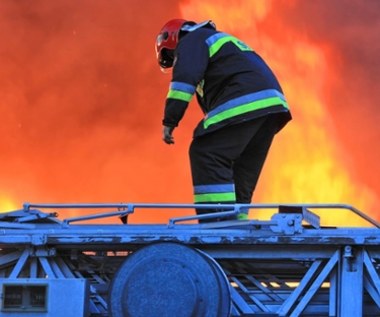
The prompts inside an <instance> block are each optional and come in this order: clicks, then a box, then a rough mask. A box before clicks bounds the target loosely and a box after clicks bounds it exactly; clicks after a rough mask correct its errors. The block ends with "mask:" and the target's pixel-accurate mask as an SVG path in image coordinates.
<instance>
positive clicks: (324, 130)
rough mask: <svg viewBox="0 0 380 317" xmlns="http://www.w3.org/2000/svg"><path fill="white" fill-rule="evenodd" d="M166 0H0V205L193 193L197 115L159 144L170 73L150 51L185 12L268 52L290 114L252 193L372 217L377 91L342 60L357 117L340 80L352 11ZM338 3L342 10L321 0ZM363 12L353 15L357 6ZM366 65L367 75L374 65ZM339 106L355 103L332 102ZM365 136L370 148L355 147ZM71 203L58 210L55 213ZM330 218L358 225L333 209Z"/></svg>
mask: <svg viewBox="0 0 380 317" xmlns="http://www.w3.org/2000/svg"><path fill="white" fill-rule="evenodd" d="M171 3H172V5H167V6H163V5H162V4H161V3H160V2H159V1H155V0H148V1H146V2H144V10H141V6H140V3H138V2H131V1H117V2H112V4H111V3H110V2H105V1H101V0H91V1H86V0H84V1H80V2H67V1H64V0H56V1H39V2H37V3H34V4H33V6H31V5H29V3H27V2H18V1H11V0H4V1H1V4H0V6H1V10H0V21H1V27H0V35H1V37H2V39H3V42H4V43H7V45H3V46H2V47H1V48H0V74H1V76H0V86H1V88H2V89H1V91H0V115H1V118H2V124H1V125H0V133H1V135H2V138H0V159H1V164H0V175H1V178H0V195H1V197H0V203H1V204H0V210H2V211H7V210H10V209H17V208H15V206H18V208H20V205H21V204H22V203H23V202H32V203H34V202H35V203H49V202H53V203H59V202H63V203H76V202H77V203H81V202H94V203H96V202H136V203H139V202H147V203H154V202H157V203H160V202H163V203H188V202H192V188H191V176H190V168H189V162H188V156H187V149H188V145H189V143H190V141H191V137H192V130H193V128H194V126H195V125H196V123H197V122H198V121H199V120H200V118H201V116H202V115H201V113H200V111H199V109H198V107H197V105H195V104H194V103H195V102H193V104H191V105H190V107H189V109H188V112H187V114H186V116H185V118H184V120H183V121H182V122H181V125H180V127H179V128H178V129H176V131H175V138H176V144H175V145H174V146H171V147H168V146H166V145H165V144H163V142H162V141H161V119H162V113H163V104H164V99H165V95H166V92H167V88H168V84H169V81H170V76H163V75H162V74H161V72H160V70H159V68H158V66H157V63H156V60H155V54H154V49H153V43H154V40H155V37H156V35H157V32H158V30H159V29H160V28H161V27H162V25H163V24H164V23H165V22H166V21H167V20H169V19H171V18H174V17H181V16H182V17H183V18H185V19H192V20H195V21H202V20H207V19H212V20H214V22H215V23H216V25H217V26H218V28H220V29H221V30H224V31H226V32H230V33H233V34H234V35H236V36H238V37H241V38H242V39H243V40H244V41H246V42H247V43H248V44H249V45H250V46H251V47H254V48H255V49H256V50H257V51H258V53H259V54H260V55H262V56H263V57H264V58H265V59H266V60H267V61H268V63H269V64H270V65H271V67H272V68H273V70H274V71H275V73H276V74H277V76H278V77H279V79H280V81H281V83H282V85H283V88H284V91H285V93H286V96H287V98H288V101H289V104H290V106H291V109H292V113H293V117H294V120H293V121H292V122H290V123H289V124H288V126H287V127H286V128H285V129H284V130H283V131H282V132H281V133H280V134H279V135H278V136H277V137H276V139H275V142H274V144H273V148H272V150H271V152H270V154H269V157H268V160H267V163H266V166H265V167H264V171H263V174H262V176H261V179H260V181H259V184H258V188H257V190H256V193H255V196H254V201H255V202H269V203H301V202H306V203H348V204H352V205H354V206H355V207H357V208H358V209H360V210H362V211H364V212H366V213H367V214H369V215H370V216H372V217H375V218H379V214H377V213H376V211H375V207H376V205H379V195H380V184H379V180H378V178H376V177H374V175H373V174H374V170H375V169H374V168H371V165H374V164H373V162H374V163H375V164H376V163H377V161H378V160H377V157H378V152H379V151H378V150H377V149H376V148H375V147H373V144H374V141H375V142H377V140H378V130H379V129H377V128H376V127H377V126H376V124H377V120H376V117H375V116H371V112H370V111H367V110H366V109H371V108H370V104H371V103H373V104H375V102H374V101H377V100H378V98H376V94H375V93H374V92H373V91H372V90H371V91H367V90H365V87H371V86H370V85H367V83H366V81H365V75H366V74H363V73H362V72H360V71H359V70H360V69H361V68H360V67H359V66H361V65H360V64H355V65H353V66H356V68H355V67H349V69H350V71H354V70H355V69H359V70H357V71H356V73H355V74H354V75H357V74H359V75H361V76H353V77H352V78H355V79H356V80H355V83H357V84H358V85H360V87H361V89H362V90H363V91H367V93H366V94H365V95H366V98H360V102H361V108H360V114H359V112H358V110H357V109H359V108H356V107H355V106H356V102H355V101H352V100H351V99H358V97H361V96H360V94H359V92H358V90H359V89H357V90H355V89H356V87H355V86H354V85H353V84H351V82H353V81H350V83H349V85H350V86H349V87H350V88H351V89H345V88H346V87H345V84H346V83H345V82H343V80H342V78H351V77H350V76H349V75H352V74H351V73H350V74H349V73H348V70H347V67H345V62H347V59H349V60H350V61H352V60H355V59H354V57H355V55H353V52H352V50H349V49H345V48H346V47H345V46H344V45H346V44H345V43H346V42H342V41H343V40H345V39H346V41H347V42H350V41H349V39H350V35H351V33H349V32H355V31H353V28H352V27H351V24H350V23H351V22H350V21H351V20H352V25H355V23H357V20H355V17H354V15H353V16H350V18H347V16H344V18H343V19H341V20H339V19H335V17H334V16H331V15H329V14H332V13H331V12H338V11H339V12H343V11H342V10H341V8H340V3H339V2H334V1H329V2H328V4H327V3H323V4H321V5H319V4H317V2H314V1H313V2H311V1H310V2H308V1H298V0H292V1H281V0H276V1H270V0H262V1H259V0H257V1H246V0H235V1H233V2H231V1H228V0H218V1H216V0H215V1H214V0H178V1H172V2H171ZM318 3H319V2H318ZM348 5H349V4H348V3H346V6H348ZM352 5H353V6H354V5H355V4H352ZM361 5H362V7H366V8H369V6H371V5H372V6H376V5H377V4H376V3H375V2H371V3H370V2H368V3H367V2H366V3H365V5H364V4H361ZM334 6H335V8H338V10H335V11H334V10H330V9H331V8H333V7H334ZM362 7H360V8H362ZM360 8H357V9H358V10H356V11H355V12H361V13H362V14H363V11H360V10H359V9H360ZM307 10H309V11H308V12H311V11H312V12H313V14H319V17H323V18H320V19H317V18H316V19H314V18H313V21H316V22H315V24H310V23H309V21H307V20H306V21H305V20H303V19H304V18H303V17H304V16H306V14H305V12H306V11H307ZM345 10H346V9H345ZM369 11H371V12H378V10H369ZM364 13H365V14H367V15H368V12H364ZM325 17H326V19H325ZM376 18H377V17H376V16H375V17H374V20H375V21H376ZM368 20H369V19H368ZM318 21H323V23H320V24H317V22H318ZM360 21H364V22H365V21H367V19H365V18H364V19H363V18H361V19H360ZM343 22H344V23H346V24H344V23H343ZM302 23H304V24H302ZM334 23H335V24H334ZM337 26H339V27H340V28H338V27H337ZM344 26H346V29H344V30H345V31H346V32H345V33H343V32H342V31H343V29H342V28H343V27H344ZM326 28H327V29H326ZM335 29H337V31H335V32H336V33H337V35H335V38H334V37H333V33H334V30H335ZM373 30H374V34H378V33H376V32H375V31H376V28H373ZM312 32H314V33H313V36H311V33H312ZM356 32H358V31H356ZM327 33H328V34H327ZM367 33H368V32H366V36H364V35H362V34H361V36H360V37H359V36H356V39H357V40H360V41H362V42H363V43H364V44H367V47H370V45H368V43H369V44H371V47H376V43H377V42H378V41H371V39H372V38H371V37H369V36H368V34H367ZM326 34H327V35H331V36H330V37H327V38H325V37H326V36H325V35H326ZM321 38H322V39H323V40H321ZM375 38H376V39H377V37H375ZM347 39H348V40H347ZM349 48H351V47H349ZM36 52H38V53H36ZM350 54H351V55H352V56H351V55H350ZM368 54H369V53H368ZM377 55H378V54H376V59H375V60H377ZM360 56H361V55H360ZM370 60H371V59H370ZM362 63H364V61H362ZM358 65H359V66H358ZM374 65H375V63H372V64H371V65H370V67H371V68H369V67H367V68H366V72H368V73H371V69H372V68H373V69H374V72H375V70H376V67H375V66H374ZM350 66H351V65H350ZM375 73H376V72H375ZM373 76H375V75H373ZM375 82H376V81H375ZM363 87H364V88H363ZM366 89H370V88H366ZM372 95H374V96H375V97H372V98H371V96H372ZM351 96H354V98H352V97H351ZM343 104H344V106H350V107H349V110H350V111H343V110H339V109H343V107H342V105H343ZM364 110H366V111H364ZM351 112H352V113H351ZM367 112H368V113H369V114H368V115H367V119H368V117H369V118H370V119H371V120H372V121H371V120H369V119H368V123H369V129H370V130H371V133H368V132H366V130H365V129H363V128H362V127H363V126H364V127H365V123H366V122H367V121H364V120H362V121H361V122H362V123H361V125H360V124H358V123H357V120H355V123H356V125H355V127H356V128H355V132H356V133H355V135H353V134H352V131H351V128H350V127H347V126H345V124H346V122H353V121H354V120H352V117H354V116H357V117H363V115H365V114H366V113H367ZM376 113H377V112H376ZM338 116H342V117H343V118H344V120H338V119H337V118H338ZM363 122H364V123H363ZM363 136H364V137H363ZM373 140H374V141H373ZM361 142H363V147H365V149H366V150H367V151H366V152H364V153H368V151H370V154H371V155H369V154H368V155H362V151H361V150H362V149H361V145H362V143H361ZM358 144H359V145H358ZM368 149H369V150H368ZM374 166H376V165H374ZM90 212H92V211H85V212H84V213H90ZM192 212H193V211H189V213H192ZM78 213H79V211H61V212H60V217H61V218H65V217H71V216H77V215H78ZM183 213H184V212H183V211H178V212H177V211H168V210H165V211H160V212H157V211H153V210H150V211H143V212H138V213H136V215H133V220H134V221H136V222H162V221H164V222H166V221H167V218H168V217H169V216H177V215H183ZM252 217H259V218H260V217H267V215H266V214H265V213H264V212H262V213H258V214H256V213H255V214H252ZM131 218H132V217H131ZM330 218H331V219H330ZM326 219H327V220H328V221H329V222H330V220H331V222H335V223H336V222H337V221H344V224H347V223H349V222H350V223H353V224H358V223H360V222H358V220H357V219H354V217H352V215H347V216H346V215H344V214H343V213H341V212H336V211H333V212H331V213H330V214H328V215H326Z"/></svg>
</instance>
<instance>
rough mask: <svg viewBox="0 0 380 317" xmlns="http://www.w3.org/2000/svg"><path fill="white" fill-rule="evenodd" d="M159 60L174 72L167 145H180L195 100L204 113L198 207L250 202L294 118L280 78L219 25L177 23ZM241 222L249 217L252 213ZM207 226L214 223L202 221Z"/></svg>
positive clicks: (197, 148) (197, 135)
mask: <svg viewBox="0 0 380 317" xmlns="http://www.w3.org/2000/svg"><path fill="white" fill-rule="evenodd" d="M156 54H157V59H158V63H159V66H160V67H161V69H162V70H163V71H166V70H172V79H171V82H170V86H169V92H168V94H167V98H166V104H165V111H164V118H163V122H162V123H163V141H164V142H165V143H167V144H174V137H173V131H174V129H175V128H176V127H177V126H178V124H179V122H180V120H181V119H182V117H183V116H184V114H185V111H186V108H187V107H188V104H189V102H190V100H191V99H192V97H193V95H194V94H195V95H196V97H197V101H198V103H199V105H200V107H201V109H202V111H203V113H204V117H203V119H202V120H201V121H200V122H199V124H198V126H197V127H196V128H195V130H194V134H193V140H192V142H191V145H190V149H189V156H190V164H191V173H192V181H193V188H194V202H195V204H214V203H221V204H230V203H231V204H232V203H242V204H250V203H251V199H252V195H253V192H254V190H255V187H256V184H257V181H258V178H259V175H260V173H261V170H262V167H263V164H264V161H265V160H266V157H267V153H268V151H269V148H270V146H271V143H272V140H273V137H274V135H275V134H276V133H277V132H279V131H280V130H281V129H282V128H283V127H284V126H285V125H286V123H287V122H288V121H289V120H291V114H290V111H289V107H288V104H287V101H286V99H285V97H284V94H283V91H282V89H281V86H280V84H279V82H278V80H277V79H276V77H275V75H274V74H273V72H272V71H271V69H270V68H269V67H268V65H267V64H266V63H265V61H264V60H263V59H262V58H261V57H260V56H259V55H258V54H257V53H256V52H255V51H253V50H252V49H251V47H249V46H248V45H247V44H245V43H244V42H243V41H241V40H240V39H238V38H236V37H234V36H232V35H230V34H227V33H224V32H221V31H218V30H217V29H216V26H215V24H214V23H213V22H212V21H205V22H202V23H195V22H193V21H187V20H183V19H173V20H170V21H169V22H167V23H166V24H165V25H164V26H163V28H162V29H161V31H160V32H159V34H158V36H157V40H156ZM213 211H214V212H215V211H217V209H213V210H208V209H202V208H197V209H196V212H197V214H198V215H200V214H204V213H209V212H213ZM236 218H237V219H239V220H242V219H247V218H248V216H247V211H246V212H242V213H240V214H238V215H237V216H234V217H233V219H236ZM229 219H231V218H229ZM222 220H223V219H222ZM207 221H215V219H211V220H203V221H200V222H207Z"/></svg>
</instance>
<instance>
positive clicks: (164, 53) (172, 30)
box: [156, 19, 188, 68]
mask: <svg viewBox="0 0 380 317" xmlns="http://www.w3.org/2000/svg"><path fill="white" fill-rule="evenodd" d="M186 22H188V21H186V20H183V19H173V20H170V21H169V22H167V23H166V24H165V25H164V26H163V27H162V29H161V31H160V33H158V36H157V40H156V54H157V60H158V64H159V65H160V66H161V67H162V68H169V67H172V66H173V60H174V56H173V51H174V50H175V48H176V47H177V44H178V41H179V32H180V30H181V28H182V26H183V25H184V24H185V23H186Z"/></svg>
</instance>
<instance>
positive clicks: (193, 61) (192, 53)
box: [162, 30, 208, 127]
mask: <svg viewBox="0 0 380 317" xmlns="http://www.w3.org/2000/svg"><path fill="white" fill-rule="evenodd" d="M197 33H198V34H197ZM207 63H208V47H207V44H206V42H205V40H204V36H202V32H200V30H197V31H194V32H191V33H189V34H187V35H186V36H185V37H184V38H183V39H181V41H180V42H179V44H178V47H177V50H176V52H175V59H174V66H173V77H172V80H171V82H170V86H169V92H168V94H167V97H166V103H165V113H164V119H163V121H162V123H163V125H165V126H169V127H177V126H178V123H179V122H180V121H181V119H182V117H183V116H184V114H185V111H186V109H187V106H188V104H189V102H190V101H191V99H192V97H193V95H194V93H195V91H196V87H197V85H198V84H199V83H200V82H201V80H202V79H203V76H204V72H205V70H206V68H207Z"/></svg>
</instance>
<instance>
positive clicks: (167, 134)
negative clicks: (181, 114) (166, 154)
mask: <svg viewBox="0 0 380 317" xmlns="http://www.w3.org/2000/svg"><path fill="white" fill-rule="evenodd" d="M173 131H174V127H167V126H164V128H163V131H162V140H164V142H165V143H166V144H174V138H173V135H172V134H173Z"/></svg>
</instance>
